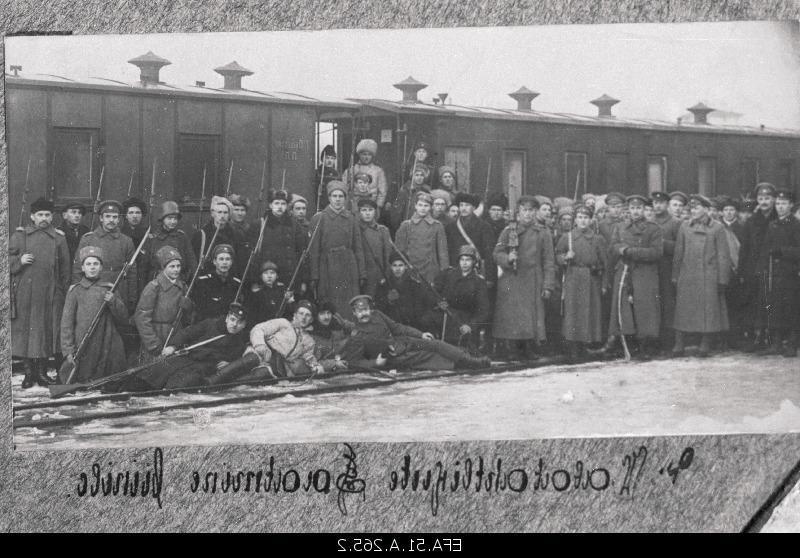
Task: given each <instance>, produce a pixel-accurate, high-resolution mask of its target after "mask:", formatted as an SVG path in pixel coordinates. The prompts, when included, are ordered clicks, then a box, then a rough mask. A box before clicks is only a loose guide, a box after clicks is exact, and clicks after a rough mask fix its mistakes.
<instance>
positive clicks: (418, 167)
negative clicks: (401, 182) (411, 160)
mask: <svg viewBox="0 0 800 558" xmlns="http://www.w3.org/2000/svg"><path fill="white" fill-rule="evenodd" d="M418 172H422V174H424V175H425V180H427V179H428V178H429V177H430V176H431V168H430V167H429V166H428V165H426V164H425V163H417V164H415V165H411V168H410V169H409V171H408V176H409V177H411V178H414V175H415V174H416V173H418Z"/></svg>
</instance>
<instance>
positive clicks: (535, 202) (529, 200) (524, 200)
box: [517, 196, 540, 209]
mask: <svg viewBox="0 0 800 558" xmlns="http://www.w3.org/2000/svg"><path fill="white" fill-rule="evenodd" d="M522 205H529V206H531V207H532V208H533V209H539V205H540V204H539V199H538V198H537V197H535V196H520V198H519V199H518V200H517V207H519V206H522Z"/></svg>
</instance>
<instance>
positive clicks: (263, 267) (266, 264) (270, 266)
mask: <svg viewBox="0 0 800 558" xmlns="http://www.w3.org/2000/svg"><path fill="white" fill-rule="evenodd" d="M268 269H271V270H272V271H275V272H277V271H278V265H277V264H276V263H275V262H271V261H269V260H267V261H265V262H264V263H262V264H261V273H264V272H265V271H267V270H268Z"/></svg>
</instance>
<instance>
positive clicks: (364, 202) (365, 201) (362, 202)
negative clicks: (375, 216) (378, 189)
mask: <svg viewBox="0 0 800 558" xmlns="http://www.w3.org/2000/svg"><path fill="white" fill-rule="evenodd" d="M357 205H358V208H359V209H361V208H362V207H371V208H372V209H374V210H376V211H377V209H378V203H377V202H376V201H375V200H373V199H372V198H359V200H358V204H357Z"/></svg>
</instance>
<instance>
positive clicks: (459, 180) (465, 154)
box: [444, 147, 482, 192]
mask: <svg viewBox="0 0 800 558" xmlns="http://www.w3.org/2000/svg"><path fill="white" fill-rule="evenodd" d="M444 164H445V165H447V166H448V167H452V168H453V169H455V171H456V184H457V187H458V189H459V190H465V191H467V192H473V191H475V189H474V188H473V187H472V185H471V184H472V182H471V181H470V148H469V147H445V148H444ZM481 188H482V186H481Z"/></svg>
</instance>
